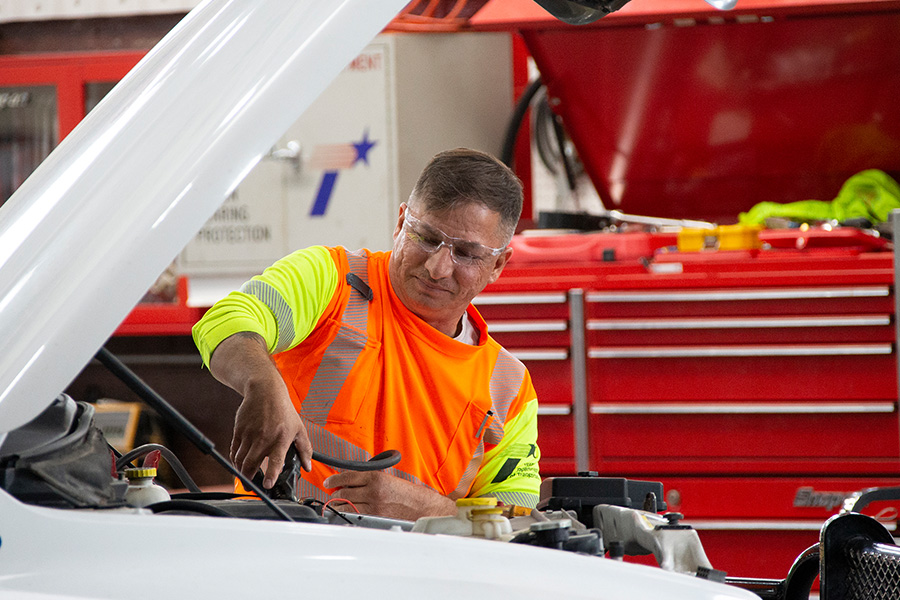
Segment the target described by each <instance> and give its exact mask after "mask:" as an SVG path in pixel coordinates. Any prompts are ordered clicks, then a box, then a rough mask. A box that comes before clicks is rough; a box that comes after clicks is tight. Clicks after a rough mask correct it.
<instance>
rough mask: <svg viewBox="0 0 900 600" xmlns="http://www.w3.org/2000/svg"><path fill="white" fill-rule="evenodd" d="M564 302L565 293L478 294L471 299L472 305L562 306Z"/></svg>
mask: <svg viewBox="0 0 900 600" xmlns="http://www.w3.org/2000/svg"><path fill="white" fill-rule="evenodd" d="M565 301H566V294H565V292H547V293H535V294H490V293H489V294H479V295H478V296H475V298H473V299H472V304H475V305H476V306H478V305H489V304H492V305H496V304H562V303H563V302H565Z"/></svg>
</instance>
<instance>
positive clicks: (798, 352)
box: [588, 344, 891, 358]
mask: <svg viewBox="0 0 900 600" xmlns="http://www.w3.org/2000/svg"><path fill="white" fill-rule="evenodd" d="M890 353H891V345H890V344H833V345H815V346H699V347H691V346H677V347H672V346H660V347H658V348H653V347H649V348H648V347H639V348H638V347H634V348H628V347H623V348H590V349H588V358H728V357H752V356H871V355H884V354H890Z"/></svg>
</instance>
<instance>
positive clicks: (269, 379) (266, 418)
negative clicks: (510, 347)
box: [194, 149, 540, 520]
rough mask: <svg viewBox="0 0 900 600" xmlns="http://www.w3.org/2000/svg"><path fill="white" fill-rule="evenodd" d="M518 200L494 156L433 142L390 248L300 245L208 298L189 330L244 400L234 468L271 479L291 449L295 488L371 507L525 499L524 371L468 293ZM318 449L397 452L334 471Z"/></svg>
mask: <svg viewBox="0 0 900 600" xmlns="http://www.w3.org/2000/svg"><path fill="white" fill-rule="evenodd" d="M521 210H522V188H521V183H520V182H519V180H518V179H517V178H516V176H515V175H514V174H513V173H512V171H510V170H509V169H508V168H507V167H506V166H505V165H503V164H502V163H501V162H499V161H498V160H496V159H495V158H493V157H491V156H489V155H487V154H484V153H481V152H476V151H474V150H468V149H457V150H451V151H448V152H443V153H441V154H438V155H437V156H435V157H434V158H433V159H432V161H431V162H430V163H429V164H428V166H426V168H425V169H424V170H423V172H422V174H421V176H420V178H419V181H418V182H417V184H416V186H415V189H414V190H413V192H412V194H411V195H410V198H409V203H408V204H402V205H401V207H400V213H399V217H398V219H397V225H396V228H395V229H394V245H393V249H392V251H391V252H386V253H385V252H382V253H370V252H368V251H365V250H363V251H358V252H347V251H346V250H344V249H343V248H339V247H338V248H324V247H321V246H317V247H312V248H307V249H305V250H300V251H297V252H295V253H293V254H291V255H289V256H287V257H285V258H283V259H281V260H280V261H278V262H276V263H275V264H274V265H273V266H272V267H270V268H268V269H266V271H265V272H264V273H263V274H262V275H261V276H258V277H254V278H253V279H251V280H250V281H249V282H247V283H246V284H244V286H243V287H242V289H241V291H240V292H233V293H232V294H230V295H229V296H227V297H226V298H224V299H223V300H221V301H219V302H218V303H216V305H215V306H213V307H212V308H211V309H210V310H209V311H208V312H207V314H206V315H205V316H204V317H203V319H202V320H201V321H200V322H199V323H197V325H196V326H195V327H194V340H195V342H196V344H197V347H198V348H199V350H200V353H201V355H202V357H203V361H204V363H205V364H207V365H208V366H209V369H210V372H211V373H212V374H213V376H214V377H216V379H218V380H219V381H221V382H223V383H225V384H226V385H228V386H230V387H231V388H232V389H234V390H235V391H237V392H238V393H240V394H241V395H242V396H243V398H244V399H243V401H242V403H241V406H240V408H239V409H238V412H237V415H236V417H235V429H234V438H233V440H232V445H231V459H232V461H234V464H235V465H236V466H237V467H238V468H239V469H240V470H241V472H242V473H243V474H245V475H247V476H252V475H253V474H254V473H255V472H256V470H257V469H258V468H259V467H260V465H261V464H264V463H265V465H266V466H265V479H264V483H263V485H264V487H266V488H268V487H271V486H272V485H273V484H274V482H275V479H276V477H277V475H278V473H279V472H280V470H281V468H282V465H283V462H284V457H285V454H286V452H287V449H288V448H289V447H290V445H291V444H293V445H294V446H295V447H296V449H297V451H298V453H299V455H300V460H301V464H302V466H303V468H304V469H305V470H306V471H308V473H306V474H304V475H303V479H302V484H301V485H302V487H301V490H300V492H301V495H302V496H304V497H309V496H312V497H316V498H319V499H320V500H327V499H329V498H341V499H344V500H346V501H349V502H352V503H353V505H354V506H356V507H357V509H358V510H359V511H360V512H363V513H366V514H377V515H382V516H388V517H395V518H402V519H410V520H413V519H417V518H419V517H422V516H429V515H445V514H454V513H455V511H456V509H455V500H456V499H457V498H460V497H465V496H495V497H497V498H498V499H499V500H500V501H502V502H504V503H507V504H517V505H521V506H534V504H535V503H536V502H537V498H538V496H537V494H538V488H539V485H540V477H539V474H538V464H537V461H538V458H539V452H538V449H537V417H536V415H537V399H536V394H535V392H534V388H533V386H532V384H531V378H530V376H529V375H528V372H527V371H526V370H525V367H524V366H523V365H522V363H520V362H519V361H518V360H516V359H515V358H513V357H512V355H510V354H509V353H508V352H507V351H506V350H504V349H503V348H501V347H500V346H499V344H497V343H496V342H495V341H494V340H493V339H492V338H490V337H489V336H488V334H487V327H486V325H485V323H484V320H483V319H482V318H481V316H480V315H479V314H478V312H477V311H476V310H475V308H474V307H473V306H471V304H470V302H471V300H472V298H474V297H475V296H476V295H477V294H478V293H480V292H481V291H482V290H483V289H484V287H485V286H486V285H488V284H489V283H491V282H493V281H495V280H496V279H497V278H498V277H499V276H500V273H501V272H502V271H503V267H504V266H505V265H506V263H507V261H508V260H509V257H510V255H511V254H512V249H511V248H509V247H508V244H509V242H510V240H511V239H512V235H513V233H514V231H515V227H516V224H517V222H518V219H519V215H520V213H521ZM270 355H271V357H270ZM273 359H274V360H273ZM298 413H299V414H298ZM313 448H315V450H316V451H318V452H320V453H323V454H328V455H332V456H339V457H341V458H351V459H356V460H365V459H367V458H370V457H371V456H373V455H375V454H378V453H380V452H383V451H385V450H390V449H397V450H399V451H400V452H401V454H402V456H403V458H402V460H401V462H400V463H399V464H398V465H397V466H396V467H395V468H392V469H389V470H388V471H386V472H383V471H376V472H354V471H346V472H342V473H336V472H335V471H334V470H333V469H331V468H329V467H326V466H325V465H322V464H320V463H318V462H317V463H315V464H313V463H312V461H311V456H312V451H313Z"/></svg>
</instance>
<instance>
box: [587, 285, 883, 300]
mask: <svg viewBox="0 0 900 600" xmlns="http://www.w3.org/2000/svg"><path fill="white" fill-rule="evenodd" d="M889 294H890V288H889V287H888V286H886V285H880V286H865V287H852V288H850V287H843V288H787V289H780V288H768V289H759V290H721V291H710V290H703V291H685V292H589V293H588V294H587V301H588V302H724V301H731V300H795V299H810V298H875V297H885V296H888V295H889Z"/></svg>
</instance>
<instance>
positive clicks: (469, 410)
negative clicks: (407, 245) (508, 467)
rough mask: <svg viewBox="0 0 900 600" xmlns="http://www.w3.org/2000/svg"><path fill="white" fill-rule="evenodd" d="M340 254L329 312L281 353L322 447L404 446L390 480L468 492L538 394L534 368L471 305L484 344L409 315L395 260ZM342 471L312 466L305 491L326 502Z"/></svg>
mask: <svg viewBox="0 0 900 600" xmlns="http://www.w3.org/2000/svg"><path fill="white" fill-rule="evenodd" d="M330 252H331V255H332V257H333V259H334V261H335V263H336V265H337V268H338V273H339V279H338V286H337V289H336V290H335V292H334V295H333V297H332V298H331V301H330V303H329V305H328V307H327V309H326V310H325V313H324V314H323V315H322V317H321V318H320V319H319V321H318V323H317V325H316V327H315V328H314V329H313V331H312V333H311V334H310V335H309V336H308V337H307V338H306V339H305V340H304V341H303V342H301V343H300V344H298V345H297V346H296V347H294V348H292V349H290V350H287V351H285V352H282V353H280V354H276V355H275V356H274V359H275V362H276V364H277V366H278V368H279V370H280V371H281V374H282V376H283V377H284V380H285V382H286V383H287V387H288V391H289V392H290V395H291V400H292V401H293V403H294V406H295V407H296V408H297V411H298V412H299V413H300V417H301V418H302V420H303V423H304V425H305V426H306V431H307V434H308V435H309V439H310V441H311V442H312V445H313V448H314V449H315V450H316V451H318V452H320V453H323V454H327V455H330V456H335V457H339V458H343V459H351V460H368V459H369V458H371V457H372V456H374V455H376V454H378V453H380V452H383V451H385V450H391V449H396V450H399V451H400V453H401V454H402V456H403V458H402V460H401V462H400V463H399V464H398V465H397V466H396V467H394V468H391V469H389V471H388V472H389V473H391V474H393V475H395V476H397V477H401V478H403V479H406V480H407V481H411V482H414V483H419V484H424V485H427V486H429V487H431V488H433V489H434V490H436V491H438V492H439V493H441V494H443V495H446V496H449V497H451V498H460V497H464V496H466V495H467V493H468V492H469V490H470V488H471V486H472V482H473V480H474V479H475V476H476V474H477V472H478V468H479V466H480V465H481V459H482V457H483V455H484V453H485V452H486V451H487V450H489V449H490V448H492V447H493V446H495V445H496V444H498V443H499V442H500V440H501V439H502V437H503V424H504V422H506V421H507V420H508V419H511V418H513V417H514V416H515V415H516V414H518V412H519V411H520V410H521V409H522V407H523V406H524V403H525V402H527V401H528V400H530V399H532V397H533V389H532V388H531V385H530V383H528V382H529V381H530V380H527V378H526V371H525V367H524V365H523V364H522V363H521V362H520V361H519V360H517V359H516V358H514V357H513V356H512V355H511V354H510V353H509V352H507V351H506V350H504V349H503V348H502V347H501V346H500V345H499V344H497V342H495V341H494V340H493V339H491V338H490V337H489V336H488V335H487V326H486V324H485V322H484V320H483V319H482V317H481V315H480V314H478V311H477V310H476V309H475V308H474V307H473V306H471V305H470V306H469V308H468V314H469V316H470V317H471V318H472V319H473V321H474V323H475V324H476V327H477V329H478V330H479V333H480V341H479V344H478V345H477V346H472V345H469V344H465V343H462V342H459V341H456V340H453V339H451V338H449V337H447V336H446V335H444V334H442V333H440V332H438V331H437V330H436V329H434V328H432V327H431V326H429V325H428V324H426V323H425V322H424V321H422V320H421V319H419V318H418V317H417V316H415V315H414V314H413V313H412V312H410V311H409V309H408V308H406V306H405V305H403V303H402V302H401V301H400V299H399V298H398V297H397V296H396V294H395V293H394V291H393V289H392V287H391V284H390V280H389V277H388V258H389V256H390V254H389V253H371V254H368V253H367V251H365V250H361V251H358V252H355V253H349V252H346V251H345V250H344V249H343V248H331V249H330ZM529 393H530V395H531V396H529ZM334 472H335V471H334V470H333V469H332V468H330V467H328V466H326V465H323V464H321V463H319V462H313V469H312V471H311V472H310V473H304V474H303V477H302V482H301V487H300V490H299V492H300V496H301V497H315V498H318V499H319V500H327V499H328V492H327V491H326V490H325V489H324V488H323V486H322V482H323V481H324V480H325V478H327V477H328V476H330V475H332V474H333V473H334Z"/></svg>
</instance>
